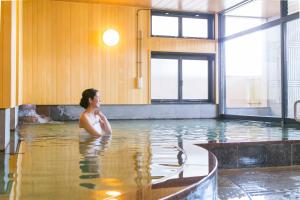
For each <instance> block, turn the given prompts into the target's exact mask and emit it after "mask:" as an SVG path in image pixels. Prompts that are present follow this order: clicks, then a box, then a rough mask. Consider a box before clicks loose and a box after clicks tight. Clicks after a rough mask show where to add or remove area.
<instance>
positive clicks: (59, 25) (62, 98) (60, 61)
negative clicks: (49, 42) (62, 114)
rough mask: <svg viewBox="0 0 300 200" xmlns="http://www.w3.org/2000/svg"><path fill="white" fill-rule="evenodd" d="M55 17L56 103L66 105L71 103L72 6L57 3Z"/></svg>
mask: <svg viewBox="0 0 300 200" xmlns="http://www.w3.org/2000/svg"><path fill="white" fill-rule="evenodd" d="M54 10H55V11H56V13H55V16H54V23H55V25H56V27H55V31H54V32H55V33H54V34H53V35H54V40H53V44H55V45H56V47H55V53H56V65H55V67H56V95H57V96H56V102H57V103H58V104H65V103H67V102H71V101H70V100H71V98H70V93H71V79H70V70H71V68H70V67H71V66H70V64H71V63H70V57H71V52H70V50H71V46H70V36H71V29H70V20H71V19H70V4H69V3H66V2H55V4H54Z"/></svg>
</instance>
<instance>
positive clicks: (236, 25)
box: [225, 16, 266, 36]
mask: <svg viewBox="0 0 300 200" xmlns="http://www.w3.org/2000/svg"><path fill="white" fill-rule="evenodd" d="M265 22H266V20H265V19H263V18H248V17H239V16H226V17H225V24H226V28H225V36H229V35H232V34H234V33H238V32H241V31H244V30H247V29H250V28H253V27H256V26H259V25H261V24H263V23H265Z"/></svg>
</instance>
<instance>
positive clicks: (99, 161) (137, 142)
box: [0, 120, 300, 200]
mask: <svg viewBox="0 0 300 200" xmlns="http://www.w3.org/2000/svg"><path fill="white" fill-rule="evenodd" d="M111 124H112V128H113V135H112V137H111V138H110V137H102V138H98V139H94V138H90V137H86V136H81V135H80V130H79V128H78V124H77V123H75V122H64V123H53V124H43V125H23V126H22V127H21V129H20V131H19V134H20V138H21V142H20V143H19V146H18V153H16V154H14V155H11V156H8V154H4V153H2V154H1V162H2V161H3V162H4V164H3V170H1V171H3V173H2V172H1V173H2V174H1V176H0V178H1V180H0V184H1V190H0V191H1V193H0V199H8V198H12V199H111V200H112V199H158V198H163V197H166V196H169V195H171V194H174V193H176V192H178V191H180V190H182V189H184V188H185V187H186V186H187V185H188V184H190V185H191V184H194V183H196V182H197V181H199V179H194V178H195V177H201V178H203V177H205V176H207V175H208V174H209V173H210V172H211V171H212V170H213V168H214V167H213V166H212V165H211V164H212V163H211V162H212V159H211V158H210V155H209V154H208V152H207V151H206V150H204V149H202V148H200V147H198V146H196V145H191V144H200V143H211V142H213V143H216V142H217V143H226V142H240V141H273V140H274V141H277V140H297V139H300V131H299V130H298V129H296V128H290V129H287V130H285V129H284V130H282V129H281V128H280V127H279V126H277V124H272V123H267V122H254V121H235V120H233V121H219V120H122V121H112V122H111ZM196 151H197V153H195V152H196ZM191 152H194V153H191ZM186 169H188V170H186ZM180 177H181V178H183V177H184V178H185V179H184V180H185V181H186V182H188V183H184V182H182V181H176V180H179V179H178V178H180ZM176 178H177V179H176ZM168 180H169V181H168ZM212 181H216V180H212ZM162 183H164V184H162ZM170 185H171V186H172V187H169V186H170ZM211 188H212V187H208V190H212V189H211ZM154 190H155V191H156V192H155V193H153V191H154ZM202 198H203V197H202ZM211 198H215V196H214V195H212V196H211Z"/></svg>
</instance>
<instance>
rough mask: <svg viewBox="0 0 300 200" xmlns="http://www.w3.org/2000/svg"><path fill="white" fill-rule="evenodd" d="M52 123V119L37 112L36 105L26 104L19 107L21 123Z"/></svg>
mask: <svg viewBox="0 0 300 200" xmlns="http://www.w3.org/2000/svg"><path fill="white" fill-rule="evenodd" d="M50 121H52V120H51V118H50V117H48V116H46V115H44V114H42V115H39V114H38V113H37V111H36V105H32V104H25V105H21V106H20V107H19V123H40V124H43V123H48V122H50Z"/></svg>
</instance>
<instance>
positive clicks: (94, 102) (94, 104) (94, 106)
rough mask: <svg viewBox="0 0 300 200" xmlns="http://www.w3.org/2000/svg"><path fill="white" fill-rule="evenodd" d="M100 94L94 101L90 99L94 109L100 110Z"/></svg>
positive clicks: (97, 94)
mask: <svg viewBox="0 0 300 200" xmlns="http://www.w3.org/2000/svg"><path fill="white" fill-rule="evenodd" d="M100 102H101V100H100V94H99V92H97V93H96V95H95V96H94V98H93V99H90V106H92V107H93V108H100Z"/></svg>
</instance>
